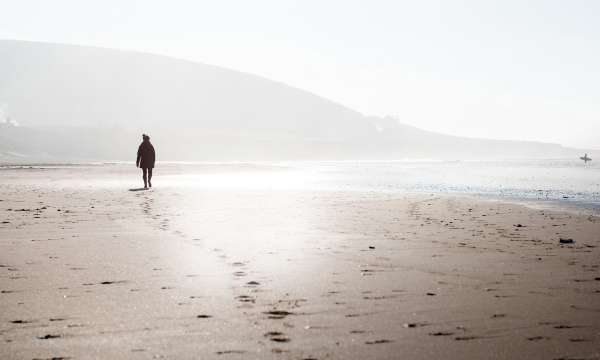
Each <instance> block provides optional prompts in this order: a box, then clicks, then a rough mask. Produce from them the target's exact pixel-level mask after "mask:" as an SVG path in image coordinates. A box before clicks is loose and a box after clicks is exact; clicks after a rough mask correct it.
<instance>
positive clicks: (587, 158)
mask: <svg viewBox="0 0 600 360" xmlns="http://www.w3.org/2000/svg"><path fill="white" fill-rule="evenodd" d="M580 159H581V160H583V162H584V163H585V164H587V162H588V161H592V159H591V158H589V157H588V156H587V153H586V154H585V155H583V156H582V157H580Z"/></svg>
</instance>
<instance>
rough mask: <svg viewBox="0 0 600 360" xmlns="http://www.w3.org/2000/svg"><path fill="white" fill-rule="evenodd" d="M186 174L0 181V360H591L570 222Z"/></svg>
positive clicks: (542, 212)
mask: <svg viewBox="0 0 600 360" xmlns="http://www.w3.org/2000/svg"><path fill="white" fill-rule="evenodd" d="M186 169H187V168H186V167H185V166H184V165H173V166H171V167H170V168H169V169H168V170H166V171H164V172H162V173H161V169H160V167H158V168H157V169H156V171H155V179H154V180H153V184H154V185H155V188H153V189H150V190H142V189H140V188H139V184H140V182H141V174H139V173H138V172H139V170H138V169H135V168H134V167H133V165H131V164H128V165H123V164H120V165H114V166H102V165H98V166H63V167H61V166H54V167H44V166H37V167H35V166H34V167H31V168H29V167H11V168H6V169H2V170H0V200H1V201H0V214H1V215H0V291H1V293H0V309H1V311H0V341H1V343H2V346H0V358H6V359H52V358H58V359H60V358H64V359H67V358H69V359H79V358H121V359H137V358H139V359H157V358H159V359H160V358H165V359H197V358H203V359H204V358H206V359H213V358H214V359H230V358H231V359H253V358H256V359H258V358H272V359H305V360H308V359H367V358H372V359H399V358H406V359H441V358H444V359H465V358H473V359H482V358H486V359H516V358H527V359H598V358H600V217H598V215H597V213H596V212H594V211H589V209H588V208H586V207H584V208H577V207H576V208H567V207H565V208H561V207H559V206H546V204H540V203H536V204H533V205H532V204H529V203H527V202H518V201H508V200H506V199H504V200H503V199H498V198H497V197H496V198H495V197H483V196H472V195H469V194H456V193H447V192H444V191H431V192H427V191H406V190H405V189H402V190H396V189H392V190H388V191H375V190H373V189H366V188H360V187H351V186H347V187H344V186H333V187H331V186H330V187H303V186H298V184H303V183H305V182H311V181H313V180H312V179H313V177H314V176H316V175H315V174H314V173H312V172H308V173H307V172H303V173H302V174H300V173H298V172H290V171H288V170H287V169H286V168H285V167H284V166H263V165H260V164H259V165H243V164H236V165H234V166H230V165H228V166H224V165H211V166H204V167H202V166H200V167H197V168H194V169H195V170H194V176H193V177H187V175H186ZM199 169H200V170H199ZM303 174H304V175H303ZM303 176H304V177H303ZM198 179H200V180H198ZM206 179H212V180H210V181H208V180H206ZM197 180H198V181H206V182H204V183H202V186H195V185H193V184H195V183H196V181H197ZM285 184H288V185H285ZM575 192H576V191H574V193H575ZM595 196H596V195H595ZM556 198H560V196H559V195H557V196H556Z"/></svg>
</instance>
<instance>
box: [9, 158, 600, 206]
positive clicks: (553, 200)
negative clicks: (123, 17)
mask: <svg viewBox="0 0 600 360" xmlns="http://www.w3.org/2000/svg"><path fill="white" fill-rule="evenodd" d="M1 169H2V172H1V173H0V174H1V176H0V182H6V183H10V182H12V181H18V183H20V184H27V183H28V182H31V183H35V184H37V185H39V184H40V183H44V184H48V185H49V186H57V187H101V188H102V187H111V188H114V187H117V188H118V187H122V188H135V187H137V186H139V183H140V182H141V181H140V179H139V177H140V174H138V172H139V169H136V168H135V167H134V166H133V165H132V164H126V163H110V164H106V163H105V164H98V163H96V164H79V165H60V166H56V165H55V166H49V165H48V166H44V165H39V166H34V167H29V166H27V167H2V168H1ZM11 177H12V179H13V180H12V181H11V180H10V179H11ZM154 183H155V185H158V186H159V187H161V188H194V189H206V190H212V191H230V190H236V191H249V190H252V191H254V190H258V191H289V190H291V191H296V190H298V191H304V190H309V191H360V192H385V193H390V192H391V193H394V192H417V193H440V194H444V193H448V194H464V195H481V196H485V197H489V198H492V199H499V200H508V201H513V200H518V201H528V202H531V201H533V202H537V203H547V204H554V205H559V206H570V207H577V208H587V209H591V210H593V211H598V210H600V163H598V162H593V163H588V164H583V162H581V161H578V160H530V161H524V160H520V161H335V162H278V163H272V162H257V163H181V162H162V163H159V164H158V166H157V168H156V169H155V178H154Z"/></svg>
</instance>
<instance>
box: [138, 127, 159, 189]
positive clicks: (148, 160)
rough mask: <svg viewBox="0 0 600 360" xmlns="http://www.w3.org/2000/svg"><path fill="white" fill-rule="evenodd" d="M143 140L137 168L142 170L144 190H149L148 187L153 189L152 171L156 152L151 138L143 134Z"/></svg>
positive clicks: (139, 150) (139, 148) (139, 149)
mask: <svg viewBox="0 0 600 360" xmlns="http://www.w3.org/2000/svg"><path fill="white" fill-rule="evenodd" d="M142 139H143V140H142V143H141V144H140V146H139V147H138V151H137V160H136V161H135V166H137V167H139V168H142V178H143V179H144V189H147V188H148V185H150V187H152V169H153V168H154V161H155V160H156V152H154V146H152V143H150V136H148V135H146V134H143V135H142Z"/></svg>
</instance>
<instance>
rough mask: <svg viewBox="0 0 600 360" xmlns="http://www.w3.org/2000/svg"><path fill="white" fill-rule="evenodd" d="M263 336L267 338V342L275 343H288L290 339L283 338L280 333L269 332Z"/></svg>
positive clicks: (283, 335)
mask: <svg viewBox="0 0 600 360" xmlns="http://www.w3.org/2000/svg"><path fill="white" fill-rule="evenodd" d="M264 336H265V337H266V338H268V339H269V340H271V341H275V342H289V341H290V338H289V337H287V336H285V334H284V333H282V332H280V331H269V332H267V333H265V335H264Z"/></svg>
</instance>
